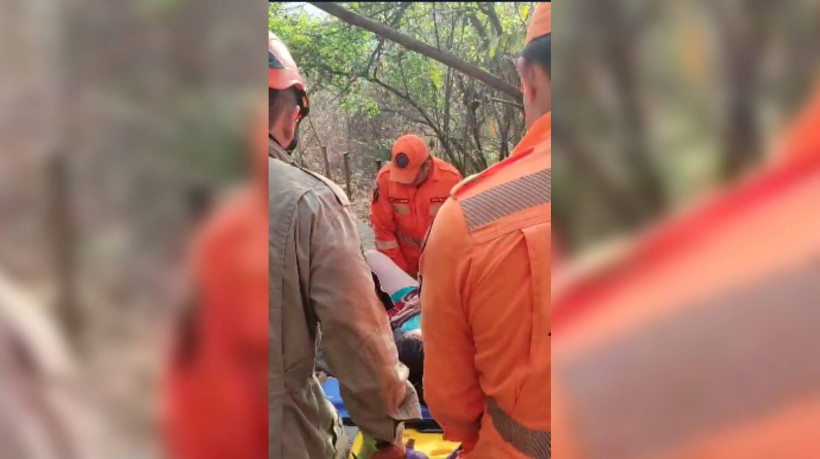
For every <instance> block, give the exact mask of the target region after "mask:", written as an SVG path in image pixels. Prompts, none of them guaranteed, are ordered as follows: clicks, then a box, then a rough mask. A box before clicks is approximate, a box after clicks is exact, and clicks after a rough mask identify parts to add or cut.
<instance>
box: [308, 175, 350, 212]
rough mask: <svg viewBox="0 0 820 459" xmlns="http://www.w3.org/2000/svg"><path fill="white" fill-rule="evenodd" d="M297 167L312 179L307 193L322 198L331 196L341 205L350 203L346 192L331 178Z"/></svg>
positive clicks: (344, 205)
mask: <svg viewBox="0 0 820 459" xmlns="http://www.w3.org/2000/svg"><path fill="white" fill-rule="evenodd" d="M297 167H298V166H297ZM299 169H300V170H301V171H302V172H303V173H305V174H307V175H308V176H310V177H311V178H312V179H313V182H312V186H311V187H310V189H309V190H307V191H308V193H311V194H315V195H316V196H317V197H320V198H323V199H327V198H333V199H334V200H335V201H336V202H338V203H339V204H340V205H341V206H342V207H347V206H349V205H350V200H349V199H348V197H347V194H346V193H345V192H344V191H343V190H342V189H341V187H339V185H337V184H336V183H334V182H333V181H332V180H330V179H329V178H327V177H325V176H324V175H322V174H319V173H317V172H313V171H312V170H310V169H304V168H301V167H299Z"/></svg>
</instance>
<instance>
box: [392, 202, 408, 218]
mask: <svg viewBox="0 0 820 459" xmlns="http://www.w3.org/2000/svg"><path fill="white" fill-rule="evenodd" d="M390 205H391V206H393V212H395V213H397V214H399V215H410V206H408V205H407V204H396V203H395V202H392V203H390Z"/></svg>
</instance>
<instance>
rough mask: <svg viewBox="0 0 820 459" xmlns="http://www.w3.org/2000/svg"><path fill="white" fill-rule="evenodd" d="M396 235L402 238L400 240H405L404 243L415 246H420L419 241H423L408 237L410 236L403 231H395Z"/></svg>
mask: <svg viewBox="0 0 820 459" xmlns="http://www.w3.org/2000/svg"><path fill="white" fill-rule="evenodd" d="M396 236H398V237H399V239H401V240H402V242H405V243H407V244H411V245H415V246H418V247H421V243H422V242H423V241H420V240H418V239H416V238H414V237H410V236H408V235H406V234H404V233H396Z"/></svg>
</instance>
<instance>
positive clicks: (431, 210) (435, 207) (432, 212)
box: [428, 202, 444, 217]
mask: <svg viewBox="0 0 820 459" xmlns="http://www.w3.org/2000/svg"><path fill="white" fill-rule="evenodd" d="M443 205H444V203H443V202H441V203H436V204H430V208H429V209H428V213H429V214H430V216H431V217H435V216H436V214H437V213H438V210H439V209H441V206H443Z"/></svg>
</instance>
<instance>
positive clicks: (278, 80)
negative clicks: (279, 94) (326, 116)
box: [268, 31, 310, 119]
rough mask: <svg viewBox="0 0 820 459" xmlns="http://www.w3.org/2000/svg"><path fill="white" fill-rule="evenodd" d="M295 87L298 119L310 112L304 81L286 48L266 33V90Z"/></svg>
mask: <svg viewBox="0 0 820 459" xmlns="http://www.w3.org/2000/svg"><path fill="white" fill-rule="evenodd" d="M292 87H295V88H296V91H297V93H298V98H299V107H300V108H301V110H300V111H299V119H302V118H304V117H306V116H307V115H308V113H309V112H310V103H309V102H308V98H307V93H305V81H304V80H303V79H302V75H300V74H299V67H297V66H296V62H295V61H294V60H293V57H291V55H290V51H288V47H287V46H285V44H284V43H283V42H282V40H280V39H279V37H277V36H276V35H275V34H274V33H273V32H271V31H268V89H276V90H283V89H288V88H292Z"/></svg>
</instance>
